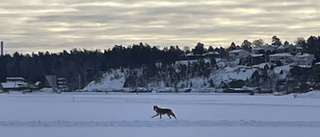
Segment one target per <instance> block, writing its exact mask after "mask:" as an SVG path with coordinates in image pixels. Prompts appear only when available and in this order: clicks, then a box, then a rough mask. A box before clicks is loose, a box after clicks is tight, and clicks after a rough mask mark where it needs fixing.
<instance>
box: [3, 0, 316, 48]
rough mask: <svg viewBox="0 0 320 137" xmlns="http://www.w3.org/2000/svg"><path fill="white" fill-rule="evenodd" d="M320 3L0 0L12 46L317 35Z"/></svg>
mask: <svg viewBox="0 0 320 137" xmlns="http://www.w3.org/2000/svg"><path fill="white" fill-rule="evenodd" d="M319 8H320V5H319V4H317V2H315V1H312V0H309V1H300V0H290V1H289V0H243V1H237V0H215V1H212V0H197V1H196V0H190V1H186V0H165V1H152V0H149V1H142V0H110V1H104V0H95V1H92V0H33V1H32V2H25V1H22V0H10V1H6V2H0V17H1V18H2V19H3V20H5V22H3V23H1V26H0V29H1V31H2V33H1V34H0V39H2V40H4V41H5V43H6V50H7V52H10V53H12V52H14V51H19V52H23V53H30V52H38V51H47V50H48V51H50V52H59V51H62V50H70V49H72V48H86V49H108V48H111V47H113V46H114V45H115V44H122V45H130V44H135V43H139V42H145V43H149V44H150V45H160V46H162V47H163V46H170V45H180V46H194V45H195V44H196V43H197V42H203V43H204V44H205V45H213V46H229V45H230V43H231V42H232V41H234V42H236V44H239V45H240V44H241V43H242V42H243V40H245V39H248V40H251V41H253V40H255V39H258V38H262V39H264V41H265V42H267V43H270V42H271V37H272V36H274V35H277V36H278V37H279V38H280V39H281V40H283V41H285V40H288V41H290V42H293V41H294V40H295V39H296V38H297V37H305V38H306V37H309V36H310V35H319V34H318V32H317V31H316V30H317V29H316V28H319V27H320V14H319V10H318V9H319Z"/></svg>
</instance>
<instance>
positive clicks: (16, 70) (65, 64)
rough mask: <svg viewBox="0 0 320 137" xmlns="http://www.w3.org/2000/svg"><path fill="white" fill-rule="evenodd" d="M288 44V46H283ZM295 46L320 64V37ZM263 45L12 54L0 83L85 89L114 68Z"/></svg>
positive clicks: (4, 61)
mask: <svg viewBox="0 0 320 137" xmlns="http://www.w3.org/2000/svg"><path fill="white" fill-rule="evenodd" d="M285 43H287V42H285ZM295 43H296V44H301V45H302V46H303V48H304V49H305V51H306V52H307V53H310V54H314V55H315V57H316V59H317V61H320V37H315V36H310V38H308V39H307V40H304V39H303V38H297V40H296V41H295ZM261 44H264V42H263V41H262V40H261V39H259V40H255V41H253V42H249V41H248V40H244V42H243V43H242V44H240V45H236V44H235V43H234V42H232V43H231V45H230V46H229V47H227V48H223V47H217V48H213V47H212V46H209V47H208V48H205V47H204V44H202V43H197V44H196V46H195V47H194V48H192V49H190V50H187V49H180V47H179V46H170V47H166V48H163V49H160V48H159V47H157V46H150V45H148V44H143V43H139V44H134V45H131V46H127V47H125V46H122V45H115V46H114V47H113V48H111V49H108V50H103V51H100V50H95V51H91V50H86V49H72V50H70V51H66V50H64V51H63V52H60V53H49V52H39V53H33V54H31V55H30V54H26V55H23V54H21V53H18V52H16V53H14V54H13V55H9V54H6V55H4V56H1V57H0V81H5V78H6V77H8V76H18V77H24V78H25V79H26V80H27V81H29V82H36V81H41V82H43V83H44V82H45V75H57V76H58V77H64V78H66V79H67V83H69V86H70V87H71V88H72V89H77V88H79V83H81V84H80V86H81V87H84V86H85V85H86V84H87V83H88V82H90V81H92V80H95V79H98V78H99V77H101V74H102V73H104V72H106V71H108V70H109V69H113V68H120V67H126V68H137V67H142V66H146V67H148V68H149V69H150V71H151V72H152V71H153V69H155V66H154V65H155V63H156V62H161V63H162V64H171V63H173V62H175V61H177V60H179V58H180V56H181V55H183V54H186V53H189V52H193V53H194V54H198V55H200V54H203V53H205V52H208V51H217V52H219V53H220V57H227V52H228V51H229V50H233V49H238V48H242V49H246V50H249V51H250V50H251V49H252V47H253V46H255V45H261ZM272 44H282V43H281V40H280V39H279V38H277V37H276V36H274V37H272Z"/></svg>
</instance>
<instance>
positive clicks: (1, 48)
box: [1, 41, 3, 56]
mask: <svg viewBox="0 0 320 137" xmlns="http://www.w3.org/2000/svg"><path fill="white" fill-rule="evenodd" d="M1 56H3V41H1Z"/></svg>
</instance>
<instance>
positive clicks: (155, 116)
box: [151, 114, 159, 118]
mask: <svg viewBox="0 0 320 137" xmlns="http://www.w3.org/2000/svg"><path fill="white" fill-rule="evenodd" d="M156 116H159V114H155V115H154V116H152V117H151V118H154V117H156Z"/></svg>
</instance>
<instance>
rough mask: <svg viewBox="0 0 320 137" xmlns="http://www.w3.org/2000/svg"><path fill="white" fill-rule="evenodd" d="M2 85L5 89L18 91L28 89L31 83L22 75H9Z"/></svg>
mask: <svg viewBox="0 0 320 137" xmlns="http://www.w3.org/2000/svg"><path fill="white" fill-rule="evenodd" d="M1 87H2V89H3V90H4V91H10V90H14V91H18V90H24V89H28V88H29V84H28V83H27V82H25V79H24V78H22V77H7V78H6V82H2V83H1Z"/></svg>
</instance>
